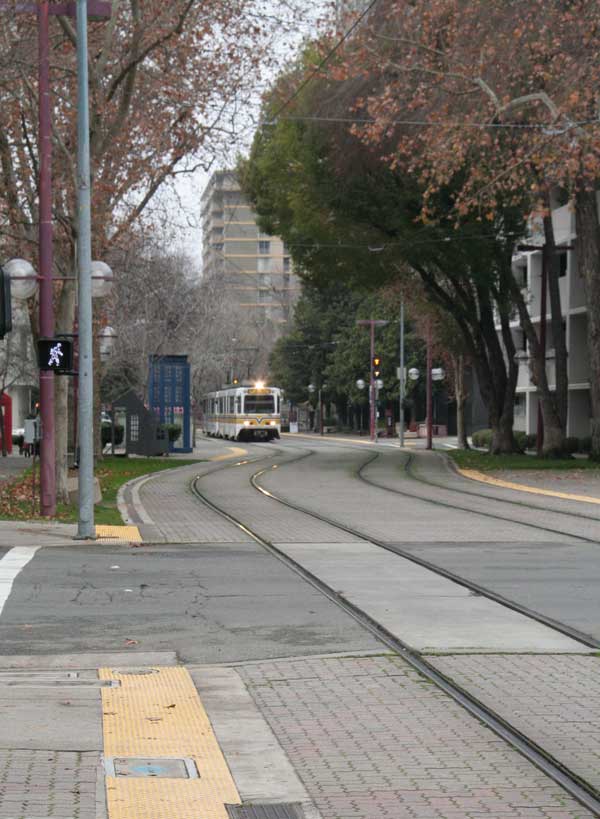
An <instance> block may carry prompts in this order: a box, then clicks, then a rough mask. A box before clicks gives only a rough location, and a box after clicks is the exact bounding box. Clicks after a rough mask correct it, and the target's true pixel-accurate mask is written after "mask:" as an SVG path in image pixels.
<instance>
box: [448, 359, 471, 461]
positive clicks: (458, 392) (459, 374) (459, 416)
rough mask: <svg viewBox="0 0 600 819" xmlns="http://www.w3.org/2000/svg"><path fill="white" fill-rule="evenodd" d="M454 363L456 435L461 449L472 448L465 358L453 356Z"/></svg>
mask: <svg viewBox="0 0 600 819" xmlns="http://www.w3.org/2000/svg"><path fill="white" fill-rule="evenodd" d="M452 363H453V365H454V394H455V397H456V435H457V437H458V448H459V449H470V447H469V442H468V440H467V425H466V423H465V408H466V403H467V402H466V398H467V396H466V393H465V359H464V356H462V355H458V356H456V357H453V358H452Z"/></svg>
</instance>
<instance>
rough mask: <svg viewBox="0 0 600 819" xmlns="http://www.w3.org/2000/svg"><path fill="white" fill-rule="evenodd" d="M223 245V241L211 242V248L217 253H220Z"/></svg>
mask: <svg viewBox="0 0 600 819" xmlns="http://www.w3.org/2000/svg"><path fill="white" fill-rule="evenodd" d="M223 247H224V245H223V242H214V244H213V250H215V251H216V252H217V253H222V252H223Z"/></svg>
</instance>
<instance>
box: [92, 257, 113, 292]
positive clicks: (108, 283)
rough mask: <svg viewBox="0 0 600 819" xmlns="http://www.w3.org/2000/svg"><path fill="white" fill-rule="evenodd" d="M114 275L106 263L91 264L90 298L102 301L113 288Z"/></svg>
mask: <svg viewBox="0 0 600 819" xmlns="http://www.w3.org/2000/svg"><path fill="white" fill-rule="evenodd" d="M113 279H114V273H113V272H112V270H111V269H110V267H109V266H108V265H107V264H106V262H98V261H96V262H92V298H94V299H103V298H105V296H108V294H109V293H110V291H111V290H112V286H113Z"/></svg>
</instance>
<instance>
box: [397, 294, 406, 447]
mask: <svg viewBox="0 0 600 819" xmlns="http://www.w3.org/2000/svg"><path fill="white" fill-rule="evenodd" d="M399 381H400V406H399V407H398V411H399V412H398V435H399V437H400V446H404V392H405V389H406V385H405V383H404V302H402V303H401V304H400V379H399Z"/></svg>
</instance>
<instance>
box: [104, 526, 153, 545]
mask: <svg viewBox="0 0 600 819" xmlns="http://www.w3.org/2000/svg"><path fill="white" fill-rule="evenodd" d="M96 540H126V541H129V542H130V543H139V542H141V540H142V536H141V534H140V530H139V529H138V528H137V526H96Z"/></svg>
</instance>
